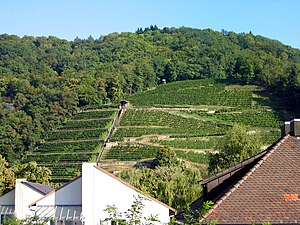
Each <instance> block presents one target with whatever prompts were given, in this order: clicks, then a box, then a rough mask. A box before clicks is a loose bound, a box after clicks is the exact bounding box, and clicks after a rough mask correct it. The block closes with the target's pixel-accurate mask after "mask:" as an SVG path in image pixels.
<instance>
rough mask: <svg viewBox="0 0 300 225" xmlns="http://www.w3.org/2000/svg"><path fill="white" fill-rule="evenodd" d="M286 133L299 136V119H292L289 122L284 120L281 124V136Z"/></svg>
mask: <svg viewBox="0 0 300 225" xmlns="http://www.w3.org/2000/svg"><path fill="white" fill-rule="evenodd" d="M287 134H290V135H292V136H296V137H300V119H293V120H292V121H291V122H284V124H283V125H282V126H281V136H282V137H284V136H285V135H287Z"/></svg>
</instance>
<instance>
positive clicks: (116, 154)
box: [103, 145, 159, 161]
mask: <svg viewBox="0 0 300 225" xmlns="http://www.w3.org/2000/svg"><path fill="white" fill-rule="evenodd" d="M158 149H159V147H154V146H145V145H125V146H114V147H112V148H111V149H110V150H109V151H108V152H107V153H106V154H105V155H104V158H103V159H114V160H117V161H136V160H142V159H148V158H154V157H155V156H156V153H157V151H158Z"/></svg>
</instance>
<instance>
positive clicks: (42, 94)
mask: <svg viewBox="0 0 300 225" xmlns="http://www.w3.org/2000/svg"><path fill="white" fill-rule="evenodd" d="M200 78H228V79H230V80H231V81H235V82H239V83H255V84H260V85H263V86H265V87H267V88H269V90H270V91H271V92H274V93H275V94H276V93H280V97H281V98H282V99H283V100H284V101H283V102H284V103H285V104H286V106H287V107H296V108H298V109H299V105H300V103H299V101H297V100H296V99H297V97H299V88H300V51H299V50H297V49H293V48H291V47H289V46H286V45H283V44H282V43H280V42H278V41H274V40H270V39H268V38H264V37H262V36H255V35H253V34H251V33H249V34H244V33H243V34H236V33H234V32H227V31H222V32H216V31H213V30H211V29H206V30H198V29H191V28H178V29H176V28H164V29H158V28H157V27H156V26H151V27H150V28H146V29H138V30H137V31H136V32H135V33H129V32H124V33H121V34H118V33H112V34H109V35H107V36H102V37H100V38H99V39H93V38H91V37H90V38H87V39H85V40H81V39H78V38H77V39H75V40H74V41H66V40H62V39H59V38H56V37H52V36H50V37H48V38H47V37H36V38H34V37H31V36H25V37H23V38H19V37H17V36H15V35H7V34H3V35H0V92H1V99H0V101H1V102H2V103H1V104H0V118H1V121H0V154H2V155H4V157H6V159H7V160H8V161H10V162H13V161H15V160H16V159H19V158H20V157H22V155H23V154H24V153H25V152H27V151H30V150H32V149H33V148H34V147H35V146H36V143H38V142H39V141H40V140H41V137H42V135H43V134H44V132H45V131H46V130H49V129H52V128H53V127H55V126H56V125H58V124H60V123H62V122H63V121H64V120H65V119H66V118H67V117H68V116H71V115H73V114H75V113H76V112H78V110H79V107H84V106H91V105H102V104H104V103H109V102H112V101H116V100H118V99H120V98H123V97H125V96H126V95H130V94H132V93H135V92H139V91H143V90H147V89H149V88H151V87H155V86H157V85H158V84H160V83H161V82H162V80H163V79H165V80H166V81H167V82H171V81H175V80H187V79H200Z"/></svg>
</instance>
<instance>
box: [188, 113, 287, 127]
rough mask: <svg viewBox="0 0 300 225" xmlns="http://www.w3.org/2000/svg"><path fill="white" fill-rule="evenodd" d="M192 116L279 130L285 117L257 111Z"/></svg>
mask: <svg viewBox="0 0 300 225" xmlns="http://www.w3.org/2000/svg"><path fill="white" fill-rule="evenodd" d="M190 113H191V114H196V115H198V116H200V117H201V118H206V119H209V120H214V121H221V122H226V123H230V124H233V123H240V124H243V125H247V126H251V127H261V128H262V127H265V128H277V129H278V128H279V127H280V123H281V121H283V120H284V119H283V117H282V116H281V115H279V114H278V113H277V114H276V113H275V112H273V111H267V110H255V111H253V110H252V111H236V112H231V113H227V112H223V113H222V112H221V113H214V114H211V113H207V112H203V111H193V112H190Z"/></svg>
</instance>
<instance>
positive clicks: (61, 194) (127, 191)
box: [29, 163, 175, 225]
mask: <svg viewBox="0 0 300 225" xmlns="http://www.w3.org/2000/svg"><path fill="white" fill-rule="evenodd" d="M137 196H142V197H143V198H144V199H145V200H144V201H143V204H144V205H145V206H144V209H143V211H142V212H143V217H150V216H158V220H159V221H160V222H161V223H168V222H169V221H170V215H172V214H175V210H174V209H173V208H171V207H169V206H167V205H165V204H164V203H162V202H160V201H158V200H156V199H154V198H153V197H151V196H149V195H145V194H143V193H141V192H140V191H138V190H137V189H135V188H134V187H132V186H131V185H130V184H128V183H126V182H124V181H123V180H121V179H119V178H117V177H116V176H114V175H113V174H111V173H109V172H107V171H105V170H103V169H102V168H100V167H98V166H97V165H96V164H95V163H84V164H83V165H82V176H80V177H77V178H76V179H74V180H72V181H70V182H69V183H67V184H65V185H64V186H62V187H60V188H58V189H56V190H53V191H52V192H50V193H48V194H47V195H45V196H43V197H42V198H41V199H39V200H37V201H35V202H33V203H31V204H30V205H29V208H30V209H31V210H33V211H34V212H35V215H36V216H38V217H39V218H41V219H45V218H53V219H54V221H53V222H51V224H54V225H62V224H64V225H83V224H84V225H100V224H110V222H108V221H105V219H106V218H108V216H109V215H108V213H107V212H106V211H104V209H106V208H107V206H109V205H110V206H112V205H115V206H116V207H117V209H118V210H119V212H125V211H127V210H128V209H129V208H130V207H131V205H132V203H133V201H134V200H135V197H137ZM120 219H126V218H124V217H122V218H120Z"/></svg>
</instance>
